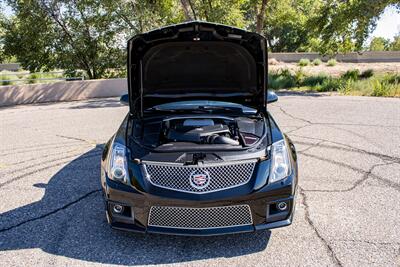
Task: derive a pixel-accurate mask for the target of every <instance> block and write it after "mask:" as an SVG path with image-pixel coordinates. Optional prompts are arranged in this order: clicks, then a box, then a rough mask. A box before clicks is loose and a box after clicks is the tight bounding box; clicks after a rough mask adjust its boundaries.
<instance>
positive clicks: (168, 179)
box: [144, 161, 256, 193]
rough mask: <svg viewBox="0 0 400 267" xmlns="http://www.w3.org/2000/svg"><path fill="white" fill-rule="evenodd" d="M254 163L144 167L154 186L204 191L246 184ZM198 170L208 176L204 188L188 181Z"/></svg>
mask: <svg viewBox="0 0 400 267" xmlns="http://www.w3.org/2000/svg"><path fill="white" fill-rule="evenodd" d="M255 165H256V161H247V162H241V163H234V164H232V163H229V164H226V163H225V164H217V165H212V166H208V165H206V166H184V165H178V166H177V165H176V164H175V165H174V164H170V165H168V164H163V165H157V164H156V163H146V164H145V165H144V169H145V171H146V172H147V173H146V176H147V178H148V179H149V181H150V182H151V183H152V184H153V185H155V186H158V187H163V188H167V189H171V190H176V191H183V192H193V193H206V192H212V191H219V190H223V189H228V188H232V187H236V186H240V185H243V184H246V183H247V182H249V180H250V178H251V176H252V174H253V171H254V167H255ZM199 172H200V173H206V174H207V175H208V177H209V184H208V186H207V187H205V188H196V187H194V186H193V185H192V184H191V182H190V177H191V175H192V174H193V173H199Z"/></svg>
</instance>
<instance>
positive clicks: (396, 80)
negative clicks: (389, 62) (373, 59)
mask: <svg viewBox="0 0 400 267" xmlns="http://www.w3.org/2000/svg"><path fill="white" fill-rule="evenodd" d="M383 79H384V80H386V81H387V82H388V83H390V84H400V74H387V75H385V76H384V77H383Z"/></svg>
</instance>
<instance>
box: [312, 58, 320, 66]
mask: <svg viewBox="0 0 400 267" xmlns="http://www.w3.org/2000/svg"><path fill="white" fill-rule="evenodd" d="M312 64H313V65H314V66H319V65H321V64H322V61H321V59H319V58H316V59H314V60H313V62H312Z"/></svg>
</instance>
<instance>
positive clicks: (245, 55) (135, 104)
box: [128, 21, 267, 116]
mask: <svg viewBox="0 0 400 267" xmlns="http://www.w3.org/2000/svg"><path fill="white" fill-rule="evenodd" d="M266 58H267V51H266V42H265V38H264V37H263V36H261V35H259V34H256V33H252V32H248V31H245V30H241V29H238V28H233V27H229V26H225V25H221V24H214V23H207V22H198V21H194V22H188V23H182V24H177V25H172V26H167V27H164V28H160V29H157V30H154V31H150V32H147V33H143V34H139V35H136V36H135V37H133V38H132V39H130V40H129V41H128V88H129V105H130V111H131V113H132V114H136V115H138V116H141V115H143V110H145V109H147V108H150V107H153V106H155V105H159V104H163V103H168V102H175V101H179V100H220V101H226V102H233V103H238V104H243V105H246V106H249V107H252V108H256V109H258V110H265V108H266V97H265V94H266V73H267V69H266V68H267V63H266V62H267V60H266Z"/></svg>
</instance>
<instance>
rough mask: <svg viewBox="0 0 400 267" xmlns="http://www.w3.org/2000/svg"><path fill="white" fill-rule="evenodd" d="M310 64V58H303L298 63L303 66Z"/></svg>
mask: <svg viewBox="0 0 400 267" xmlns="http://www.w3.org/2000/svg"><path fill="white" fill-rule="evenodd" d="M310 64H311V63H310V60H309V59H308V58H302V59H300V60H299V63H298V65H299V66H301V67H305V66H308V65H310Z"/></svg>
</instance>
